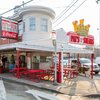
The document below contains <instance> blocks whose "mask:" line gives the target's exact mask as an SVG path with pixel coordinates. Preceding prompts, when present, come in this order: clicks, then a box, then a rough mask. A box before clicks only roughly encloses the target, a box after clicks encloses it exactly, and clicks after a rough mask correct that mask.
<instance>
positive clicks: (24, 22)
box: [23, 21, 25, 32]
mask: <svg viewBox="0 0 100 100" xmlns="http://www.w3.org/2000/svg"><path fill="white" fill-rule="evenodd" d="M23 32H25V21H23Z"/></svg>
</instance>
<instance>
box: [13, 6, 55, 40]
mask: <svg viewBox="0 0 100 100" xmlns="http://www.w3.org/2000/svg"><path fill="white" fill-rule="evenodd" d="M54 18H55V12H54V11H53V10H52V9H50V8H47V7H42V6H29V7H24V8H20V9H18V11H16V12H15V14H14V15H13V16H12V19H14V20H16V21H18V22H19V35H23V38H22V41H23V42H24V41H32V40H40V39H48V38H50V36H51V32H52V20H53V19H54Z"/></svg>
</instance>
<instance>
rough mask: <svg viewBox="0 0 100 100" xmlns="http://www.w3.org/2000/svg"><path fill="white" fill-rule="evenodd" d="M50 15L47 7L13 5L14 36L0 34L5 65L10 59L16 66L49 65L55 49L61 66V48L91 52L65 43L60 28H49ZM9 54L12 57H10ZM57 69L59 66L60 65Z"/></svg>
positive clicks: (64, 33) (63, 34)
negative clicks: (15, 24)
mask: <svg viewBox="0 0 100 100" xmlns="http://www.w3.org/2000/svg"><path fill="white" fill-rule="evenodd" d="M54 18H55V12H54V11H53V10H52V9H50V8H47V7H42V6H26V7H24V8H20V7H19V8H18V7H15V11H14V15H13V16H11V17H10V19H12V20H14V21H16V22H18V36H17V35H16V36H15V37H14V38H13V39H11V37H10V36H11V35H9V36H8V37H5V38H6V39H4V37H2V38H3V40H1V41H2V42H4V41H6V42H4V43H2V44H1V45H0V53H1V56H3V55H4V56H6V57H7V58H8V67H9V64H10V62H12V60H11V61H10V59H14V61H15V66H17V67H27V68H28V69H48V68H50V67H51V66H52V65H53V61H52V58H53V57H54V53H55V52H57V54H58V55H57V56H58V57H59V61H60V63H59V67H61V66H62V65H63V64H61V59H63V58H61V57H62V56H61V52H62V50H63V52H64V53H77V54H78V53H88V54H92V53H93V51H92V50H85V49H82V48H81V49H80V48H77V47H73V46H71V45H69V43H68V36H67V35H66V32H65V31H64V30H63V29H62V28H61V29H58V30H56V31H52V21H53V19H54ZM55 34H56V38H55V39H53V37H52V36H53V35H55ZM9 37H10V38H9ZM55 42H56V46H57V47H56V51H55V44H54V43H55ZM63 52H62V53H63ZM12 55H13V56H14V58H12ZM19 58H20V59H19ZM61 68H62V69H63V67H61ZM8 69H9V68H8ZM60 77H61V76H60ZM60 79H61V78H60ZM60 82H61V80H60Z"/></svg>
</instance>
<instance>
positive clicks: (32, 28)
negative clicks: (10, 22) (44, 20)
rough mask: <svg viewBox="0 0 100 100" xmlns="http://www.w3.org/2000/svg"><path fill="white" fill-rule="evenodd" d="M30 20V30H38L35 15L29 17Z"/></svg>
mask: <svg viewBox="0 0 100 100" xmlns="http://www.w3.org/2000/svg"><path fill="white" fill-rule="evenodd" d="M29 22H30V31H35V30H36V20H35V18H34V17H31V18H30V19H29Z"/></svg>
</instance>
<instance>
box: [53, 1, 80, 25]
mask: <svg viewBox="0 0 100 100" xmlns="http://www.w3.org/2000/svg"><path fill="white" fill-rule="evenodd" d="M74 1H75V0H73V1H72V2H71V3H70V4H69V5H68V7H69V9H67V8H68V7H66V8H65V9H64V10H63V11H62V12H61V13H60V14H59V15H58V17H57V18H56V20H55V21H54V22H53V24H54V23H55V22H57V21H58V20H59V19H60V18H61V17H62V16H63V15H64V14H65V13H66V12H67V11H69V10H70V9H71V8H72V7H73V6H74V5H75V3H77V2H78V0H76V1H75V2H74ZM73 2H74V4H72V3H73ZM71 4H72V5H71ZM70 5H71V6H70Z"/></svg>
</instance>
